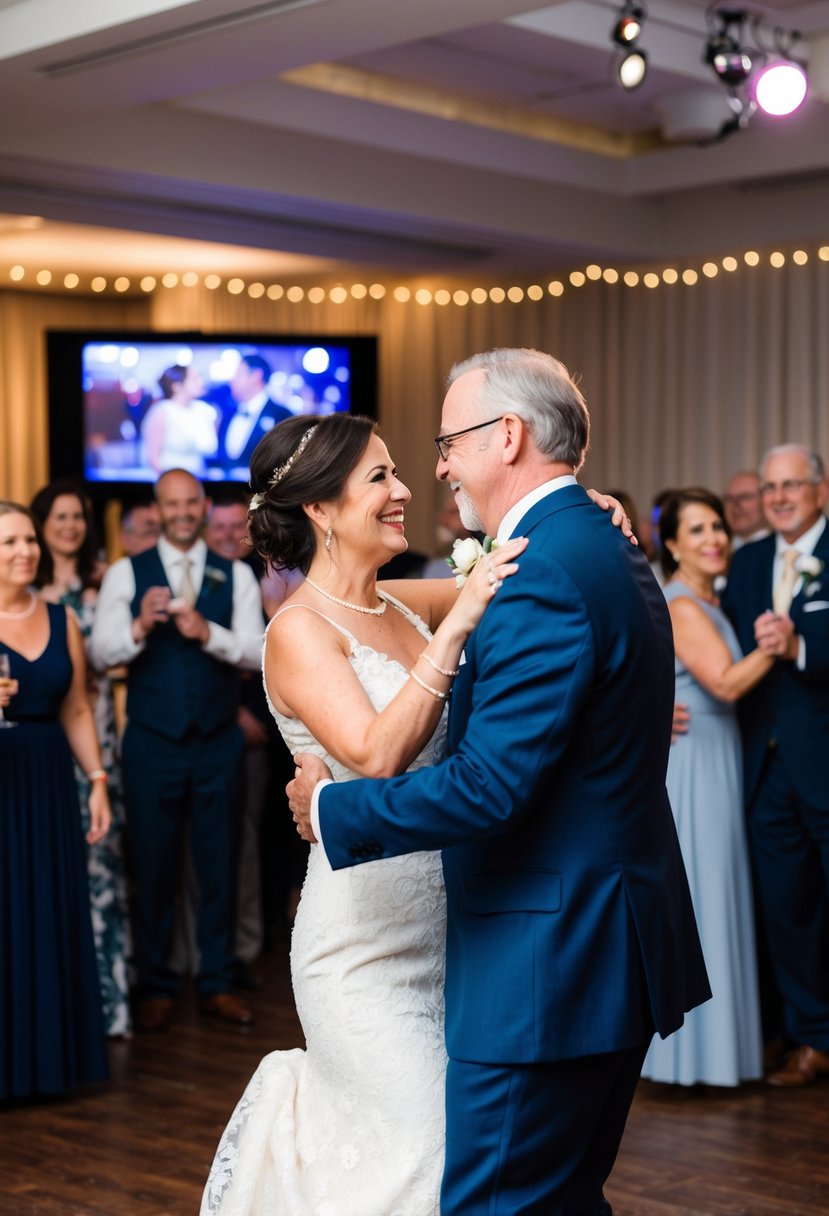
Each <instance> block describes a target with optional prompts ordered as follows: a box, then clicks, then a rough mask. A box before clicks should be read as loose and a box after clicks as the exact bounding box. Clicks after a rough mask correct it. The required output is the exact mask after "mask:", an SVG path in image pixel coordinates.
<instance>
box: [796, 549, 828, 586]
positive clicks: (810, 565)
mask: <svg viewBox="0 0 829 1216" xmlns="http://www.w3.org/2000/svg"><path fill="white" fill-rule="evenodd" d="M795 569H796V570H797V571H798V572H799V574H800V576H801V578H802V579H803V587H802V592H803V595H805V596H810V595H814V593H815V592H816V591H817V589H818V587H819V586H820V584H819V583H818V582H817V581H816V580H817V579H818V578H819V577H820V575H821V574H822V573H823V562H822V561H821V560H820V558H819V557H815V556H814V554H812V553H804V554H803V555H802V556H801V557H799V558H798V559H797V562H796V563H795Z"/></svg>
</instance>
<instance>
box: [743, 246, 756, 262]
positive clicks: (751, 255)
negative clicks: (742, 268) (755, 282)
mask: <svg viewBox="0 0 829 1216" xmlns="http://www.w3.org/2000/svg"><path fill="white" fill-rule="evenodd" d="M743 261H744V262H745V264H746V266H759V265H760V254H759V253H757V251H756V250H754V249H749V251H748V253H747V254H746V255H745V256H744V258H743Z"/></svg>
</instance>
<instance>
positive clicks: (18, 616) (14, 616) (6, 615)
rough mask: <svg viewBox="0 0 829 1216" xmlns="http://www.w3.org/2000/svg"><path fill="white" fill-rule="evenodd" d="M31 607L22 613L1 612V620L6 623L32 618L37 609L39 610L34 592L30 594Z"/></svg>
mask: <svg viewBox="0 0 829 1216" xmlns="http://www.w3.org/2000/svg"><path fill="white" fill-rule="evenodd" d="M29 597H30V599H29V607H28V608H24V609H23V611H22V612H0V620H4V621H24V620H25V619H26V617H27V616H31V615H32V613H33V612H34V610H35V608H37V596H36V595H35V593H34V592H33V591H30V592H29Z"/></svg>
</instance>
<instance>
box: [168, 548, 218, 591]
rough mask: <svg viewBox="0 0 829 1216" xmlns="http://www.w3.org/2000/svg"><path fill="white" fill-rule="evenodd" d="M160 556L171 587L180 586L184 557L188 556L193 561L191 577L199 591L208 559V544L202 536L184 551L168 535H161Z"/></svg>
mask: <svg viewBox="0 0 829 1216" xmlns="http://www.w3.org/2000/svg"><path fill="white" fill-rule="evenodd" d="M158 556H159V557H160V558H161V564H162V566H163V567H164V573H165V574H166V575H167V582H168V583H169V584H170V586H171V587H178V584H179V581H180V579H181V575H182V571H183V563H184V559H185V558H187V559H188V560H189V561H191V562H192V563H193V564H192V567H191V570H190V577H191V579H192V580H193V586H194V587H195V588H196V590H197V591H198V589H199V588H200V587H201V584H202V580H203V578H204V567H205V563H206V561H207V545H206V543H205V542H204V541H203V540H202V539H201V537H200V538H199V539H198V540H197V541H196V543H195V544H194V545H193V546H192V547H191V548H190V549H188V550H187V551H186V552H182V550H181V549H177V548H176V547H175V545H171V544H170V542H169V541H168V540H167V539H166V537H164V536H159V538H158ZM171 576H172V577H171Z"/></svg>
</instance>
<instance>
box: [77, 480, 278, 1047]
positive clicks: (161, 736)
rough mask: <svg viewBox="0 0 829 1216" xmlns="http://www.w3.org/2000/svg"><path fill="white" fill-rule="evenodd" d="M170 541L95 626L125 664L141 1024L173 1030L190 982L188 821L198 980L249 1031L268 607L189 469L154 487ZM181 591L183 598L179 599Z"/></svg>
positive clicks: (120, 579) (114, 576) (134, 563)
mask: <svg viewBox="0 0 829 1216" xmlns="http://www.w3.org/2000/svg"><path fill="white" fill-rule="evenodd" d="M156 501H157V503H158V510H159V516H160V519H161V530H162V535H161V537H160V539H159V541H158V544H157V545H156V546H155V547H154V548H152V549H148V550H147V551H146V552H144V553H140V554H138V555H137V556H136V557H132V558H122V559H121V560H120V561H118V562H116V563H115V565H114V566H112V567H111V568H110V570H109V571H107V574H106V576H105V578H104V581H103V584H102V586H101V594H100V598H99V601H98V611H97V614H96V618H95V624H94V626H93V630H92V639H91V643H92V645H91V650H92V655H93V658H94V659H95V660H96V662H98V663H99V664H100V665H101V666H114V665H117V664H121V663H125V664H127V666H128V678H127V719H128V722H127V728H126V732H125V734H124V743H123V772H124V796H125V802H126V810H127V832H128V839H129V844H130V857H131V862H132V870H133V876H134V879H135V901H134V916H133V930H134V936H135V954H136V968H137V979H138V989H139V993H138V995H139V1000H138V1004H137V1008H136V1020H137V1023H138V1025H139V1026H140V1027H141V1028H142V1029H145V1030H163V1029H164V1028H165V1027H166V1026H167V1024H168V1022H169V1018H170V1014H171V1011H172V1004H173V998H174V996H175V995H176V993H177V991H178V989H179V987H180V983H181V980H180V977H179V976H178V975H176V974H175V973H174V972H173V971H172V970H171V968H170V966H169V959H170V951H171V947H172V932H173V906H174V901H175V893H176V882H177V876H178V872H179V855H180V850H181V844H182V837H183V833H184V829H185V824H186V823H187V822H188V821H189V823H190V825H191V840H192V850H193V860H194V864H195V869H196V876H197V879H198V884H199V893H200V899H199V910H198V926H197V939H198V947H199V953H200V963H199V974H198V976H197V986H198V989H199V993H200V995H201V998H202V1002H201V1008H202V1010H203V1011H204V1012H205V1013H210V1014H214V1015H215V1016H217V1017H219V1018H221V1019H223V1020H225V1021H228V1022H233V1023H236V1024H240V1025H247V1024H248V1023H249V1022H250V1021H251V1013H250V1010H249V1009H248V1008H247V1006H246V1005H244V1004H243V1002H241V1001H240V1000H238V998H237V997H235V996H234V995H233V994H232V993H231V992H230V991H229V989H230V984H231V978H232V964H233V948H232V931H233V889H234V867H235V849H234V839H235V818H234V806H235V792H234V781H235V778H236V773H237V769H238V764H239V761H240V758H241V754H242V745H243V740H242V733H241V731H240V730H239V727H238V726H237V723H236V713H237V709H238V705H239V684H240V679H239V667H240V666H241V667H245V668H247V669H249V670H251V671H255V670H258V669H259V665H260V651H261V645H262V632H263V630H262V605H261V599H260V596H259V588H258V586H257V584H256V579H255V578H254V576H253V574H252V573H251V571H250V570H249V569H248V568H247V567H246V566H245V565H243V564H242V563H241V562H231V561H228V560H227V559H226V558H224V557H221V556H220V555H219V554H218V553H213V552H210V551H209V550H208V548H207V545H206V544H205V542H204V541H203V540H202V539H200V537H201V531H202V527H203V524H204V518H205V513H206V509H207V502H206V499H205V496H204V490H203V488H202V486H201V484H200V483H199V482H198V481H197V480H196V478H194V477H193V476H191V474H189V473H188V472H186V471H185V470H183V469H173V470H170V471H169V472H167V473H165V474H163V476H162V477H160V478H159V480H158V483H157V485H156ZM173 588H175V594H174V593H173Z"/></svg>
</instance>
